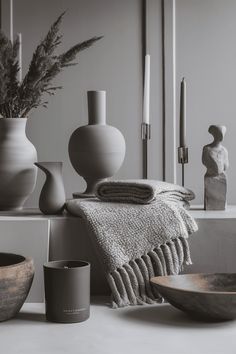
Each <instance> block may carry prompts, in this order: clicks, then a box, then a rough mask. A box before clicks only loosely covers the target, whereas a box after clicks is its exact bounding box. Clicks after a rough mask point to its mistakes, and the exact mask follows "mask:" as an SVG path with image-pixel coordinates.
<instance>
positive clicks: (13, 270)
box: [0, 253, 34, 321]
mask: <svg viewBox="0 0 236 354" xmlns="http://www.w3.org/2000/svg"><path fill="white" fill-rule="evenodd" d="M33 277H34V265H33V260H32V259H31V258H25V257H23V256H20V255H17V254H11V253H0V321H6V320H9V319H10V318H12V317H14V316H15V315H16V314H17V313H18V312H19V311H20V309H21V307H22V305H23V303H24V302H25V299H26V297H27V295H28V293H29V290H30V287H31V284H32V281H33Z"/></svg>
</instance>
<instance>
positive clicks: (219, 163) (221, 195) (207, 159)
mask: <svg viewBox="0 0 236 354" xmlns="http://www.w3.org/2000/svg"><path fill="white" fill-rule="evenodd" d="M208 132H209V133H210V134H211V135H212V136H213V138H214V140H213V142H212V143H210V144H208V145H205V146H204V147H203V152H202V163H203V164H204V165H205V166H206V168H207V171H206V174H205V176H204V209H205V210H225V206H226V192H227V177H226V173H225V171H226V170H227V168H228V167H229V160H228V151H227V150H226V148H225V147H224V146H223V145H222V141H223V139H224V136H225V133H226V127H225V126H223V125H211V126H210V127H209V129H208Z"/></svg>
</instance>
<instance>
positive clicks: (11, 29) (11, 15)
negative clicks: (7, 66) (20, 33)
mask: <svg viewBox="0 0 236 354" xmlns="http://www.w3.org/2000/svg"><path fill="white" fill-rule="evenodd" d="M10 40H11V42H12V43H13V0H10Z"/></svg>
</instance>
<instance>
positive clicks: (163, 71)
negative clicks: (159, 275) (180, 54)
mask: <svg viewBox="0 0 236 354" xmlns="http://www.w3.org/2000/svg"><path fill="white" fill-rule="evenodd" d="M164 1H165V0H162V2H161V21H162V24H161V28H162V170H163V172H162V173H163V175H162V176H163V181H165V180H166V151H165V136H166V134H165V131H166V120H165V36H164V33H165V14H164Z"/></svg>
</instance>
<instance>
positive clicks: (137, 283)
mask: <svg viewBox="0 0 236 354" xmlns="http://www.w3.org/2000/svg"><path fill="white" fill-rule="evenodd" d="M146 184H147V183H146ZM170 188H171V187H169V189H168V188H167V185H166V184H163V193H161V192H160V189H161V186H160V184H159V194H161V197H159V198H156V200H155V201H153V202H152V203H151V204H145V205H144V204H137V203H135V204H131V203H122V202H120V203H114V202H102V201H100V200H98V199H73V200H69V201H68V202H67V210H68V211H69V212H70V213H72V214H73V215H77V216H80V217H82V218H83V219H84V220H85V221H86V222H87V225H88V230H89V231H90V237H91V240H92V242H93V243H94V246H95V250H96V251H97V254H98V256H99V259H100V260H101V264H102V265H103V267H104V271H105V273H106V277H107V280H108V283H109V285H110V288H111V291H112V296H113V305H114V306H118V307H122V306H126V305H130V304H131V305H135V304H144V303H149V304H151V303H154V302H155V301H158V300H160V296H159V295H158V294H157V293H156V292H155V289H154V288H152V287H151V285H150V282H149V279H150V278H152V277H154V276H157V275H167V274H178V273H179V271H180V270H181V268H182V266H183V265H184V264H190V263H191V258H190V251H189V246H188V240H187V238H188V236H189V235H190V234H191V233H193V232H195V231H196V230H197V225H196V223H195V221H194V219H193V218H192V216H191V215H190V214H189V213H188V211H187V210H186V209H185V208H184V207H183V205H182V203H180V202H177V199H180V198H181V197H180V195H181V194H179V193H177V194H176V190H178V188H179V189H181V191H182V188H181V187H177V186H172V192H170ZM164 189H165V190H166V189H167V190H168V191H166V193H164ZM171 193H172V196H171ZM165 196H166V197H165ZM176 196H177V197H178V198H177V199H176ZM136 198H137V197H136ZM136 198H135V200H136ZM118 200H119V199H118ZM173 200H174V201H173Z"/></svg>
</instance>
